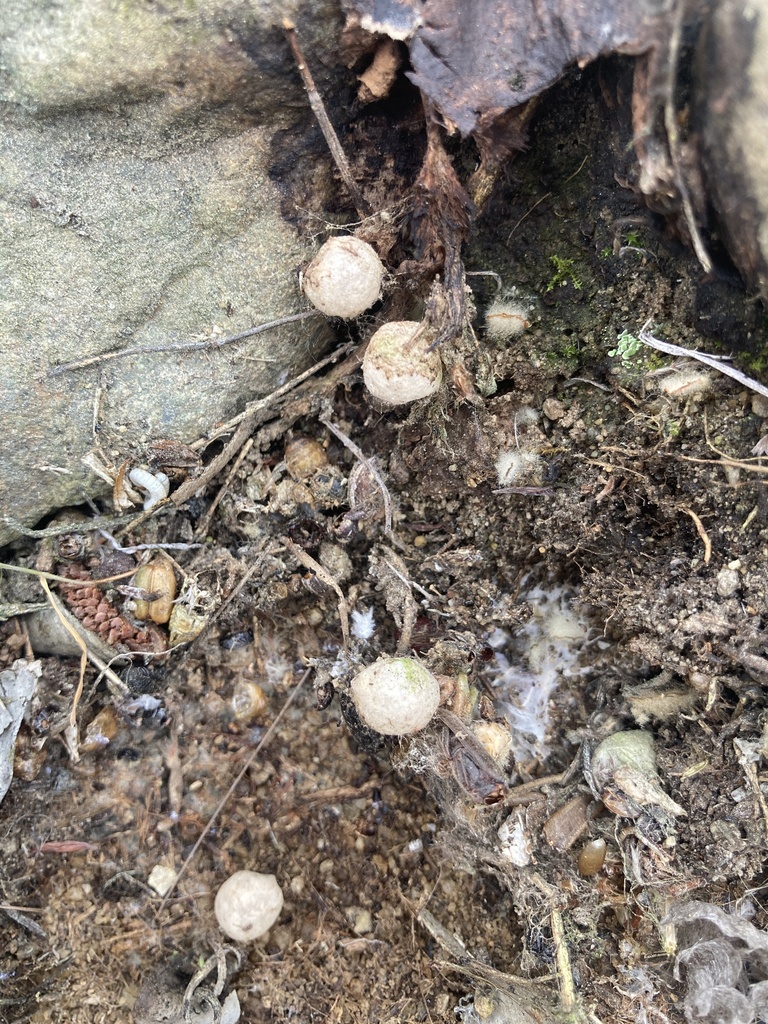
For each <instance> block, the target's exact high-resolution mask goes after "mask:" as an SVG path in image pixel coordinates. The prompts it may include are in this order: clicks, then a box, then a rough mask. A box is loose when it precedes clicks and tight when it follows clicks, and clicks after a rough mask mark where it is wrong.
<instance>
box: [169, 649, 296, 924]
mask: <svg viewBox="0 0 768 1024" xmlns="http://www.w3.org/2000/svg"><path fill="white" fill-rule="evenodd" d="M311 671H312V669H309V668H308V669H307V670H306V672H305V673H304V675H303V676H302V677H301V679H299V681H298V682H297V683H296V685H295V686H294V688H293V689H292V690H291V692H290V694H289V695H288V699H287V700H286V702H285V704H283V706H282V707H281V708H280V711H279V712H278V713H277V716H276V717H275V720H274V721H273V722H272V724H271V725H270V727H269V728H268V729H267V731H266V732H265V733H264V735H263V736H262V738H261V741H260V742H259V744H258V746H257V747H256V748H255V749H254V750H253V752H252V753H251V754H250V755H249V757H248V759H247V761H246V762H245V764H244V765H243V767H242V768H241V769H240V771H239V772H238V773H237V775H236V776H235V778H234V780H233V781H232V785H231V786H230V787H229V789H228V790H227V792H226V793H225V794H224V796H223V797H222V798H221V800H220V801H219V802H218V804H217V805H216V809H215V810H214V812H213V814H212V815H211V816H210V818H209V819H208V822H207V823H206V826H205V828H204V829H203V830H202V831H201V833H200V835H199V836H198V837H197V841H196V842H195V845H194V846H193V847H192V849H191V850H190V852H189V854H188V855H187V858H186V860H185V861H184V863H183V864H182V865H181V868H180V869H179V873H178V874H177V875H176V877H175V878H174V880H173V884H172V885H171V887H170V889H168V891H167V892H166V894H165V896H163V899H162V901H161V903H160V906H159V907H158V908H157V913H158V914H160V913H161V912H162V910H163V907H164V906H165V905H166V903H167V902H168V900H169V899H170V897H171V894H172V893H173V891H174V890H175V889H176V886H177V885H178V884H179V882H180V881H181V880H182V878H183V877H184V875H186V873H187V871H188V870H189V868H190V865H191V864H192V861H193V860H194V858H195V856H196V854H197V851H198V850H199V849H200V847H201V846H202V844H203V841H204V839H205V837H206V836H207V835H208V833H209V832H210V830H211V829H212V828H213V826H214V824H215V823H216V821H217V819H218V817H219V815H220V814H221V812H222V811H223V810H224V808H225V807H226V806H227V804H228V803H229V801H230V799H231V798H232V795H233V794H234V792H235V790H236V789H237V787H238V785H239V784H240V782H241V780H242V779H243V778H244V777H245V773H246V772H247V771H248V769H249V768H250V767H251V765H252V764H253V762H254V761H255V760H256V758H257V757H258V756H259V754H260V753H261V752H262V750H263V749H264V748H265V747H266V745H267V743H269V741H270V740H271V739H272V737H273V736H274V734H275V731H276V730H277V726H278V725H279V723H280V721H281V719H282V718H283V715H285V713H286V711H287V710H288V708H289V707H290V706H291V704H293V702H294V700H295V699H296V697H297V696H298V694H299V690H300V689H301V687H302V685H303V684H304V683H305V682H306V681H307V679H308V678H309V676H310V673H311Z"/></svg>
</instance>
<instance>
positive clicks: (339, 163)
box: [283, 18, 372, 218]
mask: <svg viewBox="0 0 768 1024" xmlns="http://www.w3.org/2000/svg"><path fill="white" fill-rule="evenodd" d="M283 30H284V31H285V37H286V39H287V40H288V45H289V46H290V48H291V52H292V53H293V56H294V58H295V60H296V67H297V68H298V70H299V74H300V75H301V80H302V82H303V83H304V88H305V89H306V92H307V99H308V100H309V105H310V107H311V108H312V113H313V114H314V115H315V117H316V118H317V123H318V124H319V125H320V131H321V132H322V133H323V136H324V138H325V141H326V144H327V146H328V149H329V150H330V151H331V156H332V157H333V160H334V163H335V164H336V167H337V168H338V171H339V174H340V175H341V177H342V180H343V181H344V184H345V185H346V186H347V191H348V192H349V194H350V196H351V198H352V202H353V203H354V204H355V209H356V210H357V213H358V216H359V217H361V218H365V217H369V216H370V215H371V213H372V210H371V207H370V205H369V204H368V202H367V201H366V200H365V198H364V197H363V193H362V192H361V191H360V188H359V186H358V184H357V182H356V181H355V179H354V177H353V176H352V171H351V170H350V167H349V161H348V160H347V155H346V153H345V152H344V149H343V148H342V145H341V142H340V141H339V137H338V135H337V134H336V129H335V128H334V127H333V125H332V124H331V120H330V118H329V117H328V114H327V112H326V109H325V104H324V103H323V100H322V97H321V96H320V93H319V92H318V91H317V86H316V85H315V82H314V79H313V78H312V74H311V72H310V70H309V68H308V67H307V61H306V58H305V57H304V53H303V51H302V49H301V45H300V44H299V40H298V37H297V35H296V26H295V25H294V24H293V22H291V21H289V20H288V19H287V18H286V19H285V20H284V21H283Z"/></svg>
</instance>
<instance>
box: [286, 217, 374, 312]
mask: <svg viewBox="0 0 768 1024" xmlns="http://www.w3.org/2000/svg"><path fill="white" fill-rule="evenodd" d="M383 279H384V265H383V264H382V262H381V260H380V259H379V257H378V256H377V254H376V250H375V249H374V248H373V246H372V245H369V244H368V242H363V241H362V240H361V239H359V238H354V237H353V236H352V235H343V236H341V235H340V236H337V237H336V238H329V239H328V241H327V242H326V243H325V244H324V245H322V246H321V247H320V250H319V251H318V253H317V255H316V256H315V258H314V259H313V260H312V262H311V263H310V264H309V266H308V267H307V269H306V271H305V272H304V276H303V278H302V283H301V287H302V289H303V291H304V294H305V295H306V297H307V298H308V299H309V301H310V302H311V303H312V305H313V306H314V307H315V308H316V309H319V310H320V312H321V313H325V315H326V316H338V317H342V318H343V319H345V320H350V319H352V318H353V317H356V316H360V314H361V313H364V312H365V311H366V309H370V307H371V306H372V305H373V304H374V302H377V301H378V300H379V299H380V298H381V282H382V280H383Z"/></svg>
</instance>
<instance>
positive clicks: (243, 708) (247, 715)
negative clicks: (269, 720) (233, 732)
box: [231, 679, 267, 725]
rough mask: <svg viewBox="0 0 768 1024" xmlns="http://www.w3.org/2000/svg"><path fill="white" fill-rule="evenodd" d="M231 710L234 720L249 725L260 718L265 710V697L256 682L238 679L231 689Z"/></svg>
mask: <svg viewBox="0 0 768 1024" xmlns="http://www.w3.org/2000/svg"><path fill="white" fill-rule="evenodd" d="M231 705H232V711H233V713H234V716H235V720H236V721H238V722H242V723H243V724H244V725H249V724H250V723H251V722H254V721H258V720H259V719H262V718H263V717H264V715H265V714H266V712H267V698H266V696H265V694H264V691H263V690H262V688H261V687H260V686H259V685H258V683H252V682H250V681H249V680H247V679H240V680H238V682H236V683H235V687H234V689H233V691H232V701H231Z"/></svg>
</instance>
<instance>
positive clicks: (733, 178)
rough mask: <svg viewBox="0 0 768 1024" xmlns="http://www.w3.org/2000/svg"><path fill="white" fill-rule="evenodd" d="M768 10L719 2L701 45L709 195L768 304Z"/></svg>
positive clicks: (730, 244) (738, 259) (700, 120)
mask: <svg viewBox="0 0 768 1024" xmlns="http://www.w3.org/2000/svg"><path fill="white" fill-rule="evenodd" d="M767 46H768V12H767V11H766V8H765V5H764V4H762V3H758V2H755V0H750V2H747V3H742V2H738V3H737V2H734V0H716V2H714V3H713V4H712V5H711V8H710V9H709V12H708V17H707V19H706V21H705V29H704V31H703V32H702V35H701V39H700V42H699V46H698V54H697V59H698V87H699V98H700V101H699V109H698V117H697V125H696V126H697V129H698V131H699V132H700V133H701V136H702V140H703V156H704V172H705V182H706V187H707V196H708V198H709V199H710V200H711V202H712V203H713V205H714V207H715V210H716V212H717V219H718V224H719V227H720V231H721V234H722V236H723V239H724V241H725V243H726V246H727V248H728V252H729V253H730V255H731V257H732V259H733V261H734V263H735V264H736V266H737V267H738V268H739V270H740V271H741V273H742V276H743V277H744V279H745V281H746V282H747V285H748V287H749V288H750V289H752V291H753V292H754V293H755V294H757V295H758V296H759V297H760V298H761V299H762V300H763V303H764V304H766V303H768V180H767V179H766V174H765V169H766V167H767V166H768V131H766V126H767V123H768V68H767V66H766V62H765V53H766V47H767Z"/></svg>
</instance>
